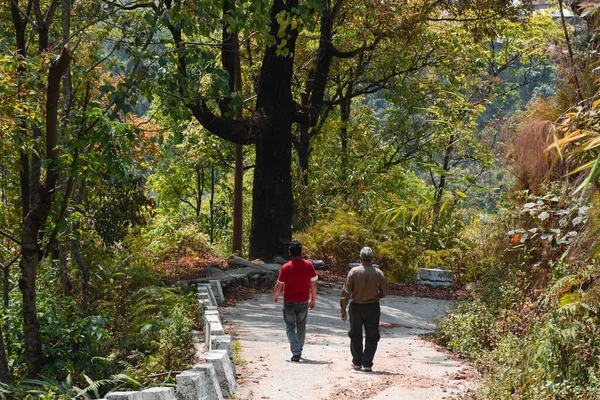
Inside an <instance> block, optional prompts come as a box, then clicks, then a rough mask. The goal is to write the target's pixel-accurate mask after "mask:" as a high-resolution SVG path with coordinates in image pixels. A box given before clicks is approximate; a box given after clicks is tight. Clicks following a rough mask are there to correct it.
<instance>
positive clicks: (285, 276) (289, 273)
mask: <svg viewBox="0 0 600 400" xmlns="http://www.w3.org/2000/svg"><path fill="white" fill-rule="evenodd" d="M317 279H318V278H317V272H316V271H315V266H314V265H313V263H311V262H310V261H308V260H305V259H303V258H293V259H292V261H289V262H287V263H285V264H283V266H282V267H281V270H280V271H279V277H278V278H277V281H278V282H280V283H283V284H284V287H283V301H291V302H296V303H302V302H305V301H308V300H309V298H310V281H316V280H317Z"/></svg>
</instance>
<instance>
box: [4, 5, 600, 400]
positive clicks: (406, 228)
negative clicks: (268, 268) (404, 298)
mask: <svg viewBox="0 0 600 400" xmlns="http://www.w3.org/2000/svg"><path fill="white" fill-rule="evenodd" d="M599 5H600V3H597V2H596V1H595V0H592V1H590V2H586V1H573V2H563V1H562V0H558V2H557V3H554V2H550V3H545V2H534V3H529V2H520V1H507V0H463V1H448V0H435V1H434V0H386V1H370V0H269V1H266V0H241V1H240V0H237V1H236V0H222V1H213V0H197V1H183V0H149V1H145V0H69V1H66V0H6V1H4V2H2V12H1V13H0V30H1V31H2V37H1V38H0V49H1V52H0V99H1V101H0V149H1V151H0V268H1V269H2V276H1V281H2V303H1V306H0V382H1V383H0V398H39V399H56V398H61V399H62V398H64V399H67V398H69V399H70V398H96V397H100V396H101V395H102V394H104V393H106V392H107V391H108V390H114V389H115V388H121V387H123V388H134V389H135V388H141V387H147V386H150V385H157V384H169V383H172V382H173V379H174V375H173V374H172V372H173V371H178V370H182V369H185V368H187V367H188V366H189V365H190V364H191V363H192V361H191V359H192V355H193V353H194V351H193V347H192V344H193V340H194V338H193V337H192V333H191V332H192V330H193V329H195V328H196V327H198V325H199V323H200V322H199V321H198V320H197V317H195V316H196V315H198V313H197V310H196V307H198V306H197V304H196V300H195V295H196V294H195V292H194V291H190V289H189V288H188V287H187V286H185V285H180V284H177V282H178V281H181V280H185V279H190V278H194V277H196V276H198V274H201V273H202V270H203V268H204V267H205V266H206V265H207V264H209V263H219V262H222V260H223V259H224V258H226V257H228V256H229V255H231V254H238V255H240V256H242V257H245V258H247V259H250V260H262V261H265V262H268V261H270V260H272V259H273V258H274V257H275V256H278V255H284V256H285V255H286V254H285V253H286V250H285V249H286V247H285V246H286V243H288V242H289V240H291V239H292V238H294V239H299V240H301V241H302V242H303V243H304V246H305V253H306V254H307V255H309V256H311V257H313V258H318V259H322V260H324V261H325V263H326V264H327V265H329V267H330V275H329V278H331V279H335V276H336V274H337V275H338V278H339V277H341V276H342V275H341V273H342V272H343V271H344V270H345V266H346V265H347V264H348V263H349V262H355V261H356V256H357V254H358V251H359V250H360V248H361V247H362V246H364V245H368V246H371V247H372V248H373V250H374V254H375V257H376V261H377V263H378V264H380V265H382V266H384V268H385V271H386V275H387V276H388V278H389V279H390V280H391V281H393V282H414V280H415V277H416V271H417V268H418V267H429V268H442V269H450V270H452V272H453V275H454V279H455V283H456V285H457V286H458V287H460V288H462V289H464V290H463V292H464V293H465V295H464V298H463V299H461V301H460V302H458V303H457V307H456V309H455V310H454V311H453V313H452V314H451V315H449V316H448V318H447V319H445V320H444V321H443V322H442V323H441V324H440V326H439V328H438V330H437V332H436V335H435V340H436V341H437V342H438V343H440V344H443V345H444V346H446V347H447V348H449V349H451V350H453V351H456V352H457V353H459V354H461V355H462V356H464V357H467V358H469V359H470V360H471V361H472V362H473V363H474V364H475V365H476V367H477V368H478V369H479V370H480V371H481V372H482V373H483V375H484V378H485V382H484V384H483V385H482V387H481V388H480V389H479V391H478V392H477V393H476V394H474V396H475V398H478V399H508V398H510V399H575V398H577V399H597V398H600V315H599V308H598V307H599V301H600V281H599V279H598V277H599V276H600V275H599V274H600V266H599V264H598V261H597V260H596V251H597V243H598V229H599V228H600V225H599V224H600V221H599V220H598V217H597V215H596V213H595V210H596V209H597V207H596V203H597V202H598V201H599V197H598V176H599V174H600V155H599V154H598V148H599V146H600V139H599V136H600V133H599V132H600V128H599V125H600V119H598V118H597V114H598V113H599V112H600V111H599V110H600V108H599V105H600V96H599V95H598V78H599V77H600V76H599V75H598V74H599V73H600V64H598V53H597V51H598V36H597V33H598V31H597V29H598V24H599V21H600V20H599V17H600V13H599V12H598V9H599Z"/></svg>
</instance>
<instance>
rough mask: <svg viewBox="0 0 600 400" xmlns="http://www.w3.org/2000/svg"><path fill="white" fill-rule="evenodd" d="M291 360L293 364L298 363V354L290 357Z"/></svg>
mask: <svg viewBox="0 0 600 400" xmlns="http://www.w3.org/2000/svg"><path fill="white" fill-rule="evenodd" d="M291 360H292V361H294V362H298V361H300V354H294V355H293V356H292V359H291Z"/></svg>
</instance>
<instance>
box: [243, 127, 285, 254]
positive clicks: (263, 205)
mask: <svg viewBox="0 0 600 400" xmlns="http://www.w3.org/2000/svg"><path fill="white" fill-rule="evenodd" d="M291 151H292V124H291V122H290V121H289V119H286V118H285V117H284V116H283V115H281V116H280V117H279V118H277V117H276V118H274V120H273V121H272V124H270V126H269V127H268V130H265V131H263V132H261V135H260V136H259V138H258V141H257V143H256V165H255V168H254V186H253V188H252V227H251V233H250V258H251V259H253V258H262V259H269V258H272V257H273V256H274V255H276V254H285V251H284V250H283V249H284V247H283V246H282V244H283V243H284V242H288V241H289V240H290V239H291V237H292V227H291V224H290V221H291V220H292V210H293V197H292V177H291V170H290V167H291Z"/></svg>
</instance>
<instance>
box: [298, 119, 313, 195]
mask: <svg viewBox="0 0 600 400" xmlns="http://www.w3.org/2000/svg"><path fill="white" fill-rule="evenodd" d="M311 137H312V136H311V135H310V127H309V126H308V125H304V124H298V141H297V142H296V146H295V147H296V152H297V153H298V167H299V168H300V175H301V177H302V185H303V186H304V187H307V186H308V174H309V172H310V165H309V162H310V153H311V149H310V139H311Z"/></svg>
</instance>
